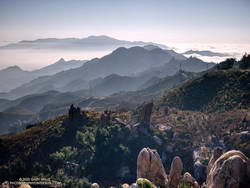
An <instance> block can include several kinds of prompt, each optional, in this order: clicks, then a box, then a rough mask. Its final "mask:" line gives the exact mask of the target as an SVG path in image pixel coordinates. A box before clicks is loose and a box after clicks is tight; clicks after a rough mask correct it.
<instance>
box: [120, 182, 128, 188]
mask: <svg viewBox="0 0 250 188" xmlns="http://www.w3.org/2000/svg"><path fill="white" fill-rule="evenodd" d="M121 188H129V184H127V183H124V184H122V186H121Z"/></svg>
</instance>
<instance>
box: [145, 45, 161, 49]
mask: <svg viewBox="0 0 250 188" xmlns="http://www.w3.org/2000/svg"><path fill="white" fill-rule="evenodd" d="M143 48H144V49H146V50H154V49H157V48H159V47H158V46H156V45H153V44H149V45H146V46H143Z"/></svg>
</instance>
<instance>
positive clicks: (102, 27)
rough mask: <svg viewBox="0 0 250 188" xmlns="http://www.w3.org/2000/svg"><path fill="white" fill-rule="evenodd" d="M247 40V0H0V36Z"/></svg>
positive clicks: (9, 38)
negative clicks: (106, 36) (100, 36)
mask: <svg viewBox="0 0 250 188" xmlns="http://www.w3.org/2000/svg"><path fill="white" fill-rule="evenodd" d="M88 35H109V36H112V37H115V38H118V39H126V40H144V41H153V42H161V43H165V44H167V43H168V42H171V43H173V42H186V43H188V42H190V43H217V42H218V43H250V0H0V41H10V42H13V41H18V40H23V39H36V38H48V37H57V38H64V37H79V38H83V37H86V36H88Z"/></svg>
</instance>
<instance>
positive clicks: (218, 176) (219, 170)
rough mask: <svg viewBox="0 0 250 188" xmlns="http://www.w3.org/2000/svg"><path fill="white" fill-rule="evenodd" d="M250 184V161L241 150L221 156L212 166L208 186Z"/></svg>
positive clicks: (240, 187) (221, 187)
mask: <svg viewBox="0 0 250 188" xmlns="http://www.w3.org/2000/svg"><path fill="white" fill-rule="evenodd" d="M249 185H250V161H249V159H248V158H247V157H246V156H245V155H244V154H243V153H242V152H240V151H236V150H232V151H229V152H226V153H224V154H223V155H222V156H220V157H219V158H218V159H217V160H216V161H215V162H214V164H213V166H212V167H211V169H210V171H209V174H208V177H207V188H225V187H227V188H246V187H249Z"/></svg>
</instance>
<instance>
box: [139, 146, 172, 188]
mask: <svg viewBox="0 0 250 188" xmlns="http://www.w3.org/2000/svg"><path fill="white" fill-rule="evenodd" d="M137 178H146V179H148V180H150V181H151V182H154V183H155V184H156V185H161V186H166V185H167V182H168V180H167V175H166V173H165V170H164V167H163V164H162V161H161V158H160V156H159V154H158V153H157V151H156V150H152V149H150V148H143V149H142V150H141V152H140V153H139V155H138V158H137Z"/></svg>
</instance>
